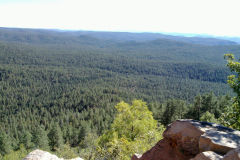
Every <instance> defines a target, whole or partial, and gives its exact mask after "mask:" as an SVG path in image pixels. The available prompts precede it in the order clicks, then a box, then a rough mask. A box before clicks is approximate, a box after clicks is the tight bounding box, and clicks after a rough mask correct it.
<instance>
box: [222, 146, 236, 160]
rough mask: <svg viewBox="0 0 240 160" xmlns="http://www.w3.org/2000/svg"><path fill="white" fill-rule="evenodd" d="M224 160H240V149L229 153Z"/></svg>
mask: <svg viewBox="0 0 240 160" xmlns="http://www.w3.org/2000/svg"><path fill="white" fill-rule="evenodd" d="M223 160H240V147H238V148H236V149H233V150H231V151H229V152H228V153H227V154H226V155H225V156H224V157H223Z"/></svg>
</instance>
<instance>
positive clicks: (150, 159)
mask: <svg viewBox="0 0 240 160" xmlns="http://www.w3.org/2000/svg"><path fill="white" fill-rule="evenodd" d="M163 137H164V139H162V140H161V141H159V142H158V143H157V144H156V145H155V146H154V147H153V148H152V149H150V150H149V151H147V152H146V153H144V154H143V155H142V156H141V157H137V156H133V157H132V160H189V159H192V160H209V159H210V160H211V159H212V160H218V159H223V156H224V155H226V156H227V155H228V154H229V155H230V153H231V156H232V157H234V156H235V157H236V155H238V156H239V155H240V152H239V150H237V149H236V148H237V147H240V131H236V130H233V129H230V128H226V127H223V126H220V125H217V124H214V123H208V122H199V121H194V120H177V121H175V122H173V123H172V124H170V125H169V126H168V127H167V129H166V130H165V132H164V133H163ZM234 149H235V150H234ZM233 150H234V151H233ZM209 151H211V152H209ZM229 151H230V152H229ZM228 152H229V153H228ZM227 153H228V154H227ZM224 158H225V157H224ZM232 160H235V159H232Z"/></svg>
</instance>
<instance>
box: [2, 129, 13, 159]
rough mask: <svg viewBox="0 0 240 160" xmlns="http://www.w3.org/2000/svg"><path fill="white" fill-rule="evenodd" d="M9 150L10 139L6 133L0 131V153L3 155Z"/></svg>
mask: <svg viewBox="0 0 240 160" xmlns="http://www.w3.org/2000/svg"><path fill="white" fill-rule="evenodd" d="M10 151H11V145H10V140H9V137H8V136H7V134H6V133H5V132H3V131H0V154H1V155H5V154H7V153H9V152H10Z"/></svg>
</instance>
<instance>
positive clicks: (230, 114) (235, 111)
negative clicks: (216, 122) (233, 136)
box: [222, 54, 240, 130]
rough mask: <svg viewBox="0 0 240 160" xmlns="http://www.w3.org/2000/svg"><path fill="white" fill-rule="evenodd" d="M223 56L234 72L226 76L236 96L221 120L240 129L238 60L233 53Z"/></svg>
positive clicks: (239, 75) (239, 66)
mask: <svg viewBox="0 0 240 160" xmlns="http://www.w3.org/2000/svg"><path fill="white" fill-rule="evenodd" d="M224 58H225V59H227V61H228V63H227V66H228V67H229V69H230V70H231V71H232V72H233V73H234V74H233V75H230V76H228V84H229V85H230V87H231V88H232V89H233V91H234V92H235V93H236V94H237V96H235V97H234V98H233V104H232V105H231V106H228V107H227V108H226V111H225V113H224V114H223V120H222V122H223V123H224V124H225V125H228V126H230V127H233V128H235V129H238V130H240V62H237V61H235V58H234V55H233V54H225V55H224Z"/></svg>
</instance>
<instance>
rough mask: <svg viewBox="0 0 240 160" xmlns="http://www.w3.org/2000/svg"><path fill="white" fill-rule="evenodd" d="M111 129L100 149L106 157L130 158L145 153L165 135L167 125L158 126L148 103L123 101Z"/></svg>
mask: <svg viewBox="0 0 240 160" xmlns="http://www.w3.org/2000/svg"><path fill="white" fill-rule="evenodd" d="M115 107H116V109H117V115H116V117H115V119H114V122H113V124H112V125H111V128H110V129H109V130H108V131H106V132H105V133H104V134H103V135H102V136H101V137H100V138H99V139H98V152H99V154H101V156H102V157H104V158H106V159H114V160H118V159H119V160H128V159H130V157H131V156H132V155H133V154H134V153H143V152H145V151H146V150H148V149H150V148H151V147H152V146H153V145H154V144H155V143H156V142H158V141H159V140H160V139H161V138H162V132H163V130H164V129H163V126H159V127H158V125H157V121H156V120H154V119H153V116H152V112H150V111H149V110H148V107H147V105H146V103H145V102H143V101H141V100H134V101H133V102H132V105H129V104H127V103H125V102H120V103H119V104H117V105H116V106H115Z"/></svg>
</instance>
